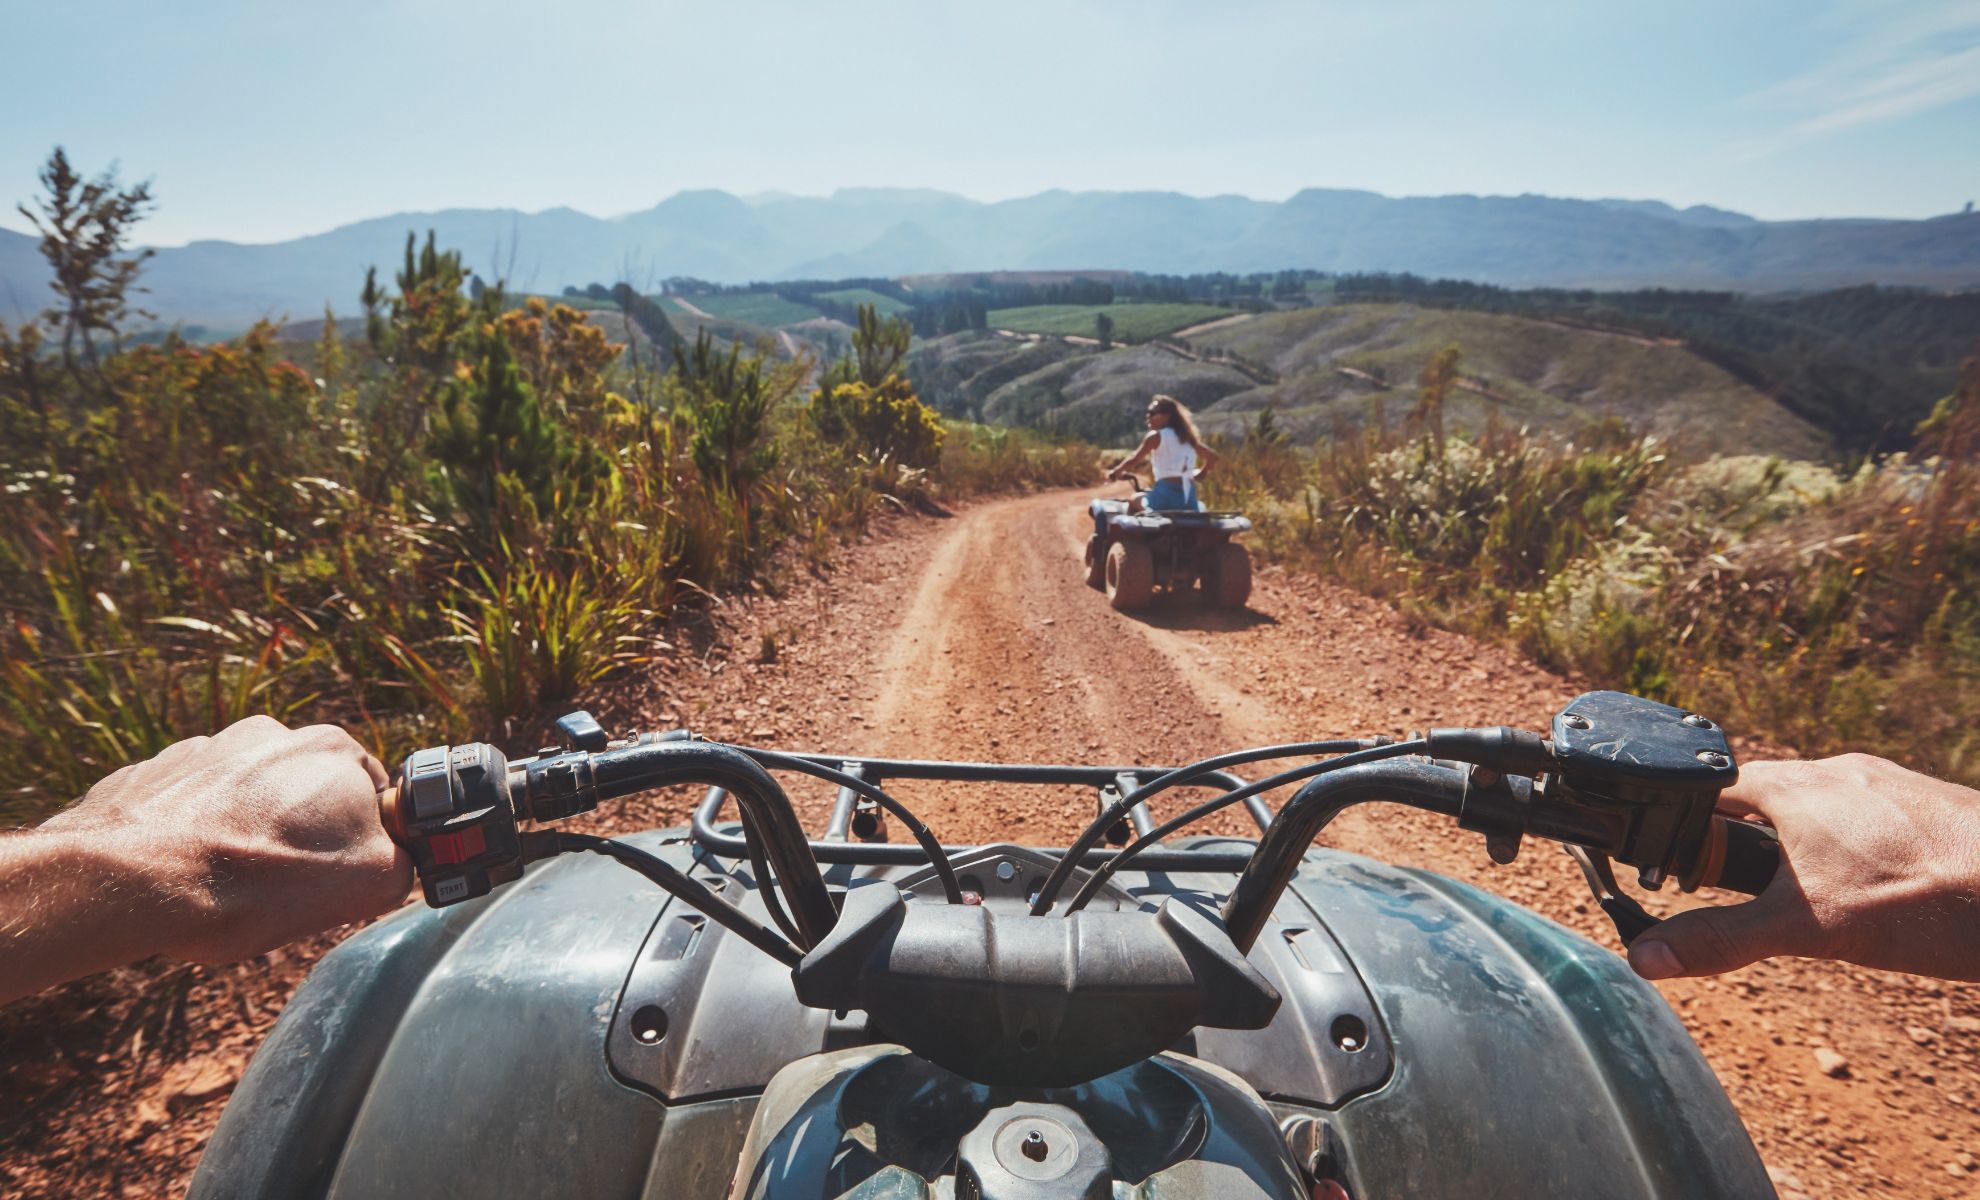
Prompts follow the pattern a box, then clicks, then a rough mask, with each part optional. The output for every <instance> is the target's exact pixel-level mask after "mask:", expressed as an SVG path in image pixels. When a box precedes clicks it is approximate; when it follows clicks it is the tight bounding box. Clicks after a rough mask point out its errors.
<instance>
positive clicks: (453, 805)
mask: <svg viewBox="0 0 1980 1200" xmlns="http://www.w3.org/2000/svg"><path fill="white" fill-rule="evenodd" d="M378 818H379V823H380V824H382V825H384V827H385V832H386V834H387V835H389V836H390V837H391V839H392V840H393V841H395V842H397V843H398V844H399V845H400V846H402V847H403V848H404V849H405V851H406V853H407V854H409V855H411V856H412V860H413V870H414V871H415V872H417V873H418V875H419V887H420V891H421V893H423V894H424V895H425V897H426V903H427V904H428V905H430V906H431V907H433V908H444V907H446V906H447V905H450V904H459V903H460V902H461V901H463V900H472V899H473V898H475V897H476V896H485V895H487V894H488V893H489V891H490V890H492V889H493V888H495V887H496V886H498V885H500V884H504V883H508V882H509V881H511V880H513V879H517V878H520V877H521V875H522V868H523V851H522V842H521V838H520V836H519V834H518V832H517V829H516V812H515V805H514V804H513V802H512V801H511V799H510V793H509V761H508V759H507V758H506V757H504V756H503V754H502V752H501V751H500V750H497V749H495V748H494V747H493V746H489V745H485V744H482V743H474V744H472V745H466V746H434V747H430V748H428V749H425V750H415V751H413V752H412V753H411V754H409V755H407V756H406V760H405V764H404V765H403V766H402V767H401V768H400V772H399V782H398V784H397V786H395V787H389V788H387V789H386V790H385V791H383V792H380V793H379V794H378Z"/></svg>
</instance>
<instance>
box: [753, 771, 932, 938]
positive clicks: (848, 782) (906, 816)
mask: <svg viewBox="0 0 1980 1200" xmlns="http://www.w3.org/2000/svg"><path fill="white" fill-rule="evenodd" d="M729 748H730V749H731V750H734V751H736V752H738V753H740V754H746V755H748V756H749V757H750V758H752V759H755V760H756V762H757V763H758V764H759V765H761V766H765V767H777V768H779V769H781V770H786V771H796V772H798V773H800V774H804V775H810V776H812V777H814V778H817V779H823V780H826V781H827V782H829V783H836V784H838V785H839V786H840V787H843V788H850V789H852V790H853V791H855V792H857V793H859V794H860V795H862V796H865V797H866V798H867V799H869V800H871V801H873V802H874V803H875V804H878V805H880V806H881V807H882V808H884V809H886V810H887V811H888V812H890V813H893V814H894V815H895V816H896V817H898V818H900V821H901V824H902V825H905V826H906V827H907V830H908V832H909V833H910V834H912V835H913V836H914V840H915V841H916V842H917V843H918V844H919V845H920V846H921V849H922V851H923V852H924V853H926V854H927V855H928V865H929V866H931V867H933V868H935V875H936V878H938V879H940V880H941V881H942V894H943V895H944V896H945V897H947V899H948V901H949V903H950V904H961V903H962V902H963V895H962V884H961V883H960V882H958V881H957V879H956V869H955V867H954V866H952V865H950V863H949V856H948V854H947V853H945V852H944V851H943V849H942V841H941V839H940V838H938V837H936V836H935V833H934V831H933V830H931V829H929V828H928V826H926V825H924V824H922V822H921V818H919V817H917V816H915V815H914V814H913V813H912V812H909V811H908V807H907V805H905V804H902V803H901V802H900V801H899V800H896V799H894V798H893V797H892V796H889V795H888V794H887V793H886V792H883V791H881V790H880V788H879V787H877V786H876V785H874V784H872V783H869V782H867V781H866V780H864V779H861V778H860V777H859V776H857V775H850V774H847V773H846V772H844V771H840V770H835V769H834V768H832V767H828V766H825V765H824V764H822V763H815V762H813V761H811V760H810V759H808V758H804V757H801V756H799V755H796V754H785V753H783V752H782V751H778V750H764V749H761V748H759V747H756V746H730V747H729Z"/></svg>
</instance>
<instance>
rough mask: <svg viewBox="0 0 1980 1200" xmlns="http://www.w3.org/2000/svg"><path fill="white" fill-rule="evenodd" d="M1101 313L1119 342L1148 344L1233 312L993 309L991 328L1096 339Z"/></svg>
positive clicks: (1142, 307) (1167, 307) (1118, 307)
mask: <svg viewBox="0 0 1980 1200" xmlns="http://www.w3.org/2000/svg"><path fill="white" fill-rule="evenodd" d="M1101 313H1106V314H1107V315H1108V316H1109V317H1111V318H1113V321H1114V337H1115V338H1116V339H1118V340H1120V341H1124V342H1145V341H1147V340H1148V339H1149V338H1155V337H1161V336H1162V335H1164V334H1169V333H1174V332H1175V331H1176V330H1178V329H1186V328H1188V327H1189V326H1191V325H1195V324H1198V323H1199V322H1203V321H1214V320H1216V319H1217V318H1218V317H1227V316H1229V315H1230V310H1229V309H1224V308H1217V307H1215V306H1214V305H1209V304H1105V305H1081V304H1040V305H1034V306H1033V307H1030V308H997V309H992V310H991V311H990V328H992V329H1008V330H1011V331H1012V332H1014V333H1055V334H1072V335H1074V336H1076V337H1092V336H1093V318H1094V317H1096V316H1098V315H1099V314H1101Z"/></svg>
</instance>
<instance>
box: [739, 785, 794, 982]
mask: <svg viewBox="0 0 1980 1200" xmlns="http://www.w3.org/2000/svg"><path fill="white" fill-rule="evenodd" d="M736 814H737V815H738V816H739V817H741V818H742V831H743V850H744V852H745V853H746V854H748V855H749V869H750V870H751V871H753V872H754V873H755V874H756V890H757V891H758V892H759V893H761V894H762V896H763V907H764V908H765V909H766V910H767V911H768V912H769V913H770V919H771V920H772V921H775V922H776V923H777V928H779V929H781V930H783V931H784V936H785V937H787V938H789V939H791V941H793V942H795V943H797V944H798V945H799V946H801V947H803V948H804V949H807V950H809V949H810V948H811V943H809V942H807V941H805V939H804V937H803V935H801V934H800V933H799V932H798V927H797V922H796V921H794V920H792V919H791V915H790V914H789V913H788V912H786V911H784V897H783V883H782V881H781V880H778V879H775V878H773V877H772V876H771V874H770V860H769V858H768V857H767V856H766V855H765V854H764V853H763V840H762V834H760V833H759V832H758V831H757V828H756V823H755V822H754V821H752V820H751V819H750V815H749V810H748V809H746V808H743V807H741V806H740V805H739V806H737V808H736Z"/></svg>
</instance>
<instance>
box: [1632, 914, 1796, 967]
mask: <svg viewBox="0 0 1980 1200" xmlns="http://www.w3.org/2000/svg"><path fill="white" fill-rule="evenodd" d="M1774 908H1775V906H1774V905H1772V904H1769V903H1767V902H1766V900H1765V899H1760V900H1750V901H1748V902H1746V903H1745V904H1728V905H1716V906H1715V905H1708V906H1705V907H1702V908H1694V909H1690V910H1688V911H1685V912H1681V913H1678V914H1677V915H1675V916H1673V917H1671V918H1669V919H1668V920H1665V921H1661V922H1659V923H1657V924H1656V925H1653V926H1651V927H1650V929H1649V930H1647V931H1646V932H1645V933H1644V934H1643V935H1642V936H1640V937H1638V938H1637V939H1636V940H1635V941H1633V942H1631V943H1630V944H1629V965H1630V966H1631V967H1632V968H1633V969H1634V970H1635V971H1636V973H1637V974H1638V975H1641V976H1642V977H1643V978H1645V979H1672V978H1676V977H1677V976H1680V975H1719V974H1722V973H1724V972H1726V971H1734V970H1738V969H1739V968H1740V967H1743V966H1746V965H1747V964H1748V963H1755V962H1759V961H1760V960H1761V959H1763V958H1772V957H1773V956H1774V955H1776V954H1786V953H1790V952H1791V951H1790V950H1789V947H1788V930H1787V923H1786V922H1785V921H1784V920H1782V918H1781V915H1780V914H1779V913H1777V912H1776V911H1774Z"/></svg>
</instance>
